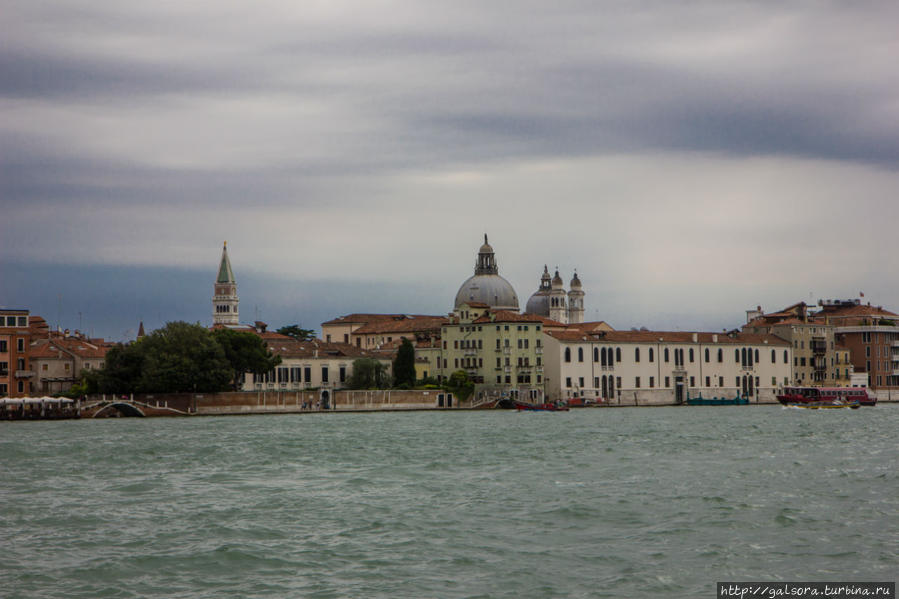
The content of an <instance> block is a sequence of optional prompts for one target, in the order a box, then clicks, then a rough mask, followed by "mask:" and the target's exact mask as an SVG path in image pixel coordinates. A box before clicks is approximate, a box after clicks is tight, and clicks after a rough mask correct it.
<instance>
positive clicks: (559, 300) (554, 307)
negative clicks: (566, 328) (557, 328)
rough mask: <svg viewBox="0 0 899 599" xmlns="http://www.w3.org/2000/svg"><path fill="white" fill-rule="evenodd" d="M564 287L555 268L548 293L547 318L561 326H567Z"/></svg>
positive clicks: (566, 295)
mask: <svg viewBox="0 0 899 599" xmlns="http://www.w3.org/2000/svg"><path fill="white" fill-rule="evenodd" d="M564 285H565V283H564V282H563V281H562V277H560V276H559V267H558V266H557V267H556V274H555V276H553V278H552V283H551V287H550V292H549V317H550V318H551V319H553V320H555V321H557V322H561V323H562V324H568V305H567V304H568V302H567V299H568V294H567V293H565V287H564Z"/></svg>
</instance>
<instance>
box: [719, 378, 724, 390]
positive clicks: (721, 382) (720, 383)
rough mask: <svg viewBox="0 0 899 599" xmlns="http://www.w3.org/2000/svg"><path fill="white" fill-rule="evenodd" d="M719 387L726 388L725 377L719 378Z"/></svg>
mask: <svg viewBox="0 0 899 599" xmlns="http://www.w3.org/2000/svg"><path fill="white" fill-rule="evenodd" d="M718 386H719V387H723V386H724V377H723V376H719V377H718Z"/></svg>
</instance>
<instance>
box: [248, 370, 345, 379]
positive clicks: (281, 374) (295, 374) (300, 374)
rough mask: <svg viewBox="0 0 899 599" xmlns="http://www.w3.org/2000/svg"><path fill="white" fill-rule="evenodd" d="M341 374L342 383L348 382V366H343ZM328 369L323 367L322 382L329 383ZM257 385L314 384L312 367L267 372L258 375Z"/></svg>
mask: <svg viewBox="0 0 899 599" xmlns="http://www.w3.org/2000/svg"><path fill="white" fill-rule="evenodd" d="M339 372H340V382H341V383H345V382H346V366H341V367H340V368H339ZM328 375H329V373H328V367H327V366H322V379H321V382H323V383H327V382H328ZM256 382H257V383H311V382H312V367H310V366H306V367H303V368H300V367H299V366H294V367H286V368H285V367H282V368H277V369H275V370H272V371H270V372H266V373H264V374H261V375H256Z"/></svg>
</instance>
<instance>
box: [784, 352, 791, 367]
mask: <svg viewBox="0 0 899 599" xmlns="http://www.w3.org/2000/svg"><path fill="white" fill-rule="evenodd" d="M789 363H790V358H789V357H788V356H787V350H784V364H789Z"/></svg>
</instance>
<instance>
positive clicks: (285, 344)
mask: <svg viewBox="0 0 899 599" xmlns="http://www.w3.org/2000/svg"><path fill="white" fill-rule="evenodd" d="M267 345H268V348H269V349H270V350H271V351H272V353H273V354H275V355H276V356H281V357H282V358H315V357H318V358H334V357H346V358H349V359H356V358H366V357H372V353H371V352H370V351H367V350H364V349H362V348H359V347H356V346H355V345H350V344H349V343H328V342H326V341H322V340H321V339H313V340H311V341H296V340H295V339H291V338H289V337H288V339H287V340H283V339H282V340H272V341H268V342H267Z"/></svg>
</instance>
